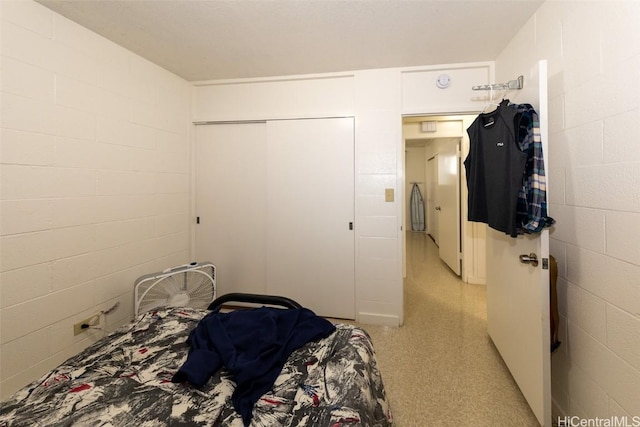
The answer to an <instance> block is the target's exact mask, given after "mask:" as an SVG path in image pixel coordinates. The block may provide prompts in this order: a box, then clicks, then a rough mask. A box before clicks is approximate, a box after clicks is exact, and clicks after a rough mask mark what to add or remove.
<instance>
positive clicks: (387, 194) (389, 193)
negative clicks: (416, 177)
mask: <svg viewBox="0 0 640 427" xmlns="http://www.w3.org/2000/svg"><path fill="white" fill-rule="evenodd" d="M393 198H394V194H393V188H385V189H384V201H385V202H393Z"/></svg>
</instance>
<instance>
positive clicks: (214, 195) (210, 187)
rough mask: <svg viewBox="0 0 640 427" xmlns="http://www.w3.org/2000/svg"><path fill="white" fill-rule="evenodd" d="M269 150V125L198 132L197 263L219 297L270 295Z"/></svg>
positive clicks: (220, 127) (210, 128) (227, 126)
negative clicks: (212, 270)
mask: <svg viewBox="0 0 640 427" xmlns="http://www.w3.org/2000/svg"><path fill="white" fill-rule="evenodd" d="M266 150H267V143H266V124H265V123H257V124H225V125H207V126H197V127H196V215H197V216H198V217H199V218H200V223H199V224H197V225H196V235H195V250H196V258H197V260H198V261H211V262H213V263H214V264H215V265H216V273H217V275H218V278H217V284H218V291H217V293H218V295H222V294H225V293H228V292H253V293H265V292H266V255H265V249H266V237H267V231H266V207H267V199H266V181H265V177H266V175H267V172H266V163H265V158H266V156H267V151H266Z"/></svg>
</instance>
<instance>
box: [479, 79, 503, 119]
mask: <svg viewBox="0 0 640 427" xmlns="http://www.w3.org/2000/svg"><path fill="white" fill-rule="evenodd" d="M499 106H500V104H499V103H496V102H495V100H494V98H493V85H492V86H489V100H488V101H487V103H486V104H484V108H483V109H482V111H481V112H480V114H484V113H488V112H490V111H489V107H499Z"/></svg>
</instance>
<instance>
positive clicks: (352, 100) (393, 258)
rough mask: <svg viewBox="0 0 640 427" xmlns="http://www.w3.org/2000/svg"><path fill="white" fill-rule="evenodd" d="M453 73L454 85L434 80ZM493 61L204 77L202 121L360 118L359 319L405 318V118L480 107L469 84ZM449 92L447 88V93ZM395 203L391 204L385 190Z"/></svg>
mask: <svg viewBox="0 0 640 427" xmlns="http://www.w3.org/2000/svg"><path fill="white" fill-rule="evenodd" d="M443 72H446V73H449V74H450V75H451V76H452V81H453V82H454V83H452V86H451V88H450V89H446V90H443V89H438V88H437V87H436V85H435V82H436V78H437V76H438V75H439V74H440V73H443ZM490 74H491V64H489V63H477V64H463V65H451V66H446V67H423V68H420V67H415V68H411V69H381V70H364V71H354V72H350V73H340V74H326V75H315V76H314V75H309V76H291V77H277V78H269V79H255V80H237V81H214V82H198V83H196V86H195V88H194V101H193V111H194V113H193V114H194V117H195V119H196V121H202V122H206V121H229V120H257V119H278V118H287V119H290V118H312V117H332V116H333V117H335V116H353V117H355V123H356V129H355V173H356V178H355V180H356V182H355V213H356V218H355V234H356V251H355V252H356V258H355V259H356V279H355V282H356V318H357V320H359V321H361V322H364V323H372V324H385V325H400V324H402V322H403V284H402V270H403V264H402V250H403V238H404V234H403V233H402V229H401V228H402V225H403V217H402V213H403V204H404V203H405V202H406V200H405V196H404V187H403V185H404V176H403V173H404V170H405V169H404V152H403V145H402V115H403V114H416V113H428V112H433V111H442V110H438V107H437V105H438V102H440V99H441V98H442V97H445V98H446V99H447V104H446V105H445V106H444V107H442V108H445V111H449V110H451V111H457V112H463V111H478V110H480V109H481V108H482V106H481V105H482V103H481V102H480V105H478V103H477V102H473V101H472V100H471V98H472V97H473V96H474V95H476V94H475V93H474V92H473V91H472V90H471V86H473V85H475V84H483V83H486V82H488V78H489V75H490ZM447 91H448V92H447ZM386 189H392V190H393V191H394V200H393V201H390V202H389V201H385V190H386Z"/></svg>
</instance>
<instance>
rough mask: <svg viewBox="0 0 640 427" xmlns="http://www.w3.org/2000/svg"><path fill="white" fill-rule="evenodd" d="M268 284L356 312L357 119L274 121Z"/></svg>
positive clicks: (333, 312) (318, 306)
mask: <svg viewBox="0 0 640 427" xmlns="http://www.w3.org/2000/svg"><path fill="white" fill-rule="evenodd" d="M267 133H268V138H267V139H268V147H269V148H268V167H267V169H268V172H267V173H268V175H267V176H268V177H267V183H268V184H267V185H268V188H267V200H268V207H267V229H268V238H267V276H268V285H267V290H268V293H270V294H278V295H285V296H288V297H290V298H293V299H295V300H296V301H298V302H300V303H301V304H302V305H304V306H306V307H309V308H311V309H312V310H314V311H315V312H316V314H318V315H322V316H330V317H338V318H346V319H354V318H355V261H354V260H355V254H354V245H355V242H354V232H353V229H352V226H351V225H352V224H353V220H354V122H353V118H333V119H312V120H282V121H273V122H271V121H270V122H269V123H268V126H267Z"/></svg>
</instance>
